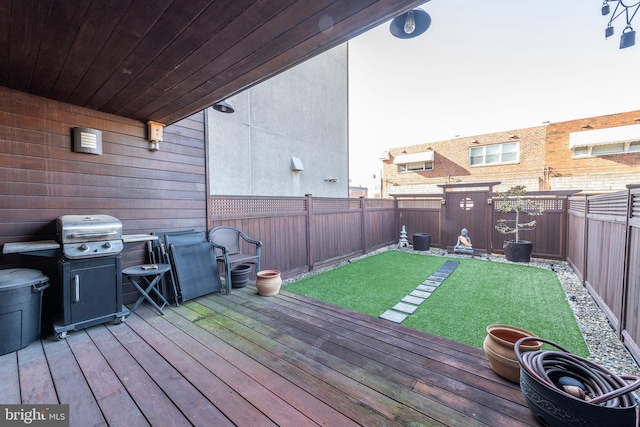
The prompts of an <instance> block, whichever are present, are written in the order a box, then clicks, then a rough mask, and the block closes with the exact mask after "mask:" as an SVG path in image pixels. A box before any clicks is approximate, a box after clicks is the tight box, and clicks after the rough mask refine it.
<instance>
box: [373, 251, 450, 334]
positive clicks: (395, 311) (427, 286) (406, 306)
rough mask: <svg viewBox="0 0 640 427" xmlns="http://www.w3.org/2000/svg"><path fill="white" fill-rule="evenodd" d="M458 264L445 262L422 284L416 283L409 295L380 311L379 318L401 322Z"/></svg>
mask: <svg viewBox="0 0 640 427" xmlns="http://www.w3.org/2000/svg"><path fill="white" fill-rule="evenodd" d="M458 264H460V262H458V261H447V262H445V263H444V265H443V266H442V267H440V268H439V269H438V271H436V272H435V273H433V274H432V275H431V276H429V277H428V278H427V280H425V281H424V282H422V284H420V285H418V287H417V288H416V289H415V290H413V291H411V293H410V294H409V295H407V296H405V297H404V298H402V300H401V301H400V302H399V303H397V304H396V305H394V306H393V307H392V308H391V309H390V310H387V311H385V312H384V313H382V314H381V315H380V318H381V319H385V320H389V321H391V322H395V323H402V322H403V321H404V320H405V319H406V318H407V317H409V316H410V315H411V314H413V313H414V312H415V311H416V310H417V309H418V306H419V305H420V304H422V303H423V302H424V300H425V299H427V298H429V297H430V296H431V294H432V293H434V292H435V291H436V289H438V286H440V285H441V284H442V282H444V280H445V279H446V278H447V277H449V275H450V274H451V273H453V270H455V269H456V267H458Z"/></svg>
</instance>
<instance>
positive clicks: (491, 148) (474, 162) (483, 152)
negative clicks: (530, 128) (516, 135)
mask: <svg viewBox="0 0 640 427" xmlns="http://www.w3.org/2000/svg"><path fill="white" fill-rule="evenodd" d="M519 151H520V143H519V142H505V143H502V144H493V145H482V146H480V147H471V148H469V166H482V165H495V164H504V163H517V162H518V157H519V156H518V153H519Z"/></svg>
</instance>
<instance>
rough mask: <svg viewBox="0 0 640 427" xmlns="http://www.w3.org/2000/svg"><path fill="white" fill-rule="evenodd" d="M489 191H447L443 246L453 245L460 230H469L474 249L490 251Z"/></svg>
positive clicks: (444, 208)
mask: <svg viewBox="0 0 640 427" xmlns="http://www.w3.org/2000/svg"><path fill="white" fill-rule="evenodd" d="M490 197H491V193H490V192H489V191H464V192H463V191H447V192H445V193H444V199H445V204H444V206H443V211H444V212H443V213H444V215H443V221H442V223H443V227H442V237H443V244H442V246H443V247H447V246H454V245H455V244H456V241H457V240H458V236H459V235H460V230H462V229H463V228H466V229H467V230H469V236H470V237H471V242H472V244H473V247H474V249H483V250H486V251H487V252H490V249H491V248H490V247H489V242H490V241H491V239H490V233H489V232H488V230H487V224H488V218H490V213H491V212H490V207H491V206H490V205H488V204H487V199H489V198H490Z"/></svg>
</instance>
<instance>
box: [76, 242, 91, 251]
mask: <svg viewBox="0 0 640 427" xmlns="http://www.w3.org/2000/svg"><path fill="white" fill-rule="evenodd" d="M78 250H80V251H88V250H89V246H87V245H86V244H84V243H83V244H81V245H80V246H78Z"/></svg>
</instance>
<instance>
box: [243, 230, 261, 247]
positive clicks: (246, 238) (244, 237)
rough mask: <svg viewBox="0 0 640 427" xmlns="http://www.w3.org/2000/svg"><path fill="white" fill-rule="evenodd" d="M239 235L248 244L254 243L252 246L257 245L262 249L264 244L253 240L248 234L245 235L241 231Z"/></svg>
mask: <svg viewBox="0 0 640 427" xmlns="http://www.w3.org/2000/svg"><path fill="white" fill-rule="evenodd" d="M238 234H240V237H242V238H243V239H244V240H245V241H246V242H248V243H252V244H254V245H256V246H257V247H261V246H262V242H261V241H260V240H255V239H252V238H251V237H249V236H247V235H246V234H244V233H243V232H242V231H239V232H238Z"/></svg>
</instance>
